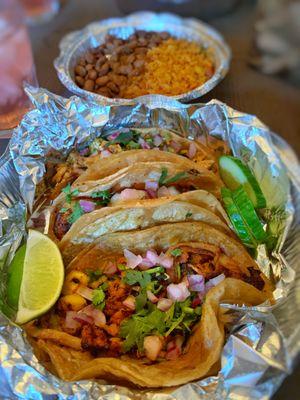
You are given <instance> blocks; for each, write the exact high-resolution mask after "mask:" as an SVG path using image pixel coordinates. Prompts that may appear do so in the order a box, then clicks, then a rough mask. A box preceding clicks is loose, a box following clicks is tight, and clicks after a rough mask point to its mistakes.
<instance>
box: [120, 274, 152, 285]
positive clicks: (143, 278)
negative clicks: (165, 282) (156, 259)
mask: <svg viewBox="0 0 300 400" xmlns="http://www.w3.org/2000/svg"><path fill="white" fill-rule="evenodd" d="M123 281H124V282H125V283H127V284H128V285H131V286H133V285H135V284H137V283H138V284H139V285H140V286H141V287H142V288H143V287H147V285H148V284H149V283H150V282H151V276H150V274H149V273H147V272H146V271H133V270H131V271H127V272H126V275H125V276H124V277H123Z"/></svg>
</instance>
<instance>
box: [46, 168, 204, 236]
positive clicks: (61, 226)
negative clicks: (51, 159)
mask: <svg viewBox="0 0 300 400" xmlns="http://www.w3.org/2000/svg"><path fill="white" fill-rule="evenodd" d="M147 168H148V167H147ZM155 168H156V169H157V171H155V170H154V169H153V170H151V167H150V168H148V169H149V171H147V172H146V174H145V176H144V177H143V178H141V177H139V176H137V177H136V178H135V179H133V180H132V182H129V184H128V182H127V181H126V179H127V178H126V177H125V178H124V175H122V171H121V172H120V173H117V174H118V175H119V177H120V178H118V177H117V178H116V179H115V182H113V179H112V180H111V183H108V184H107V183H106V186H105V185H101V184H100V185H98V188H99V187H100V190H97V187H96V186H95V189H94V190H93V189H89V190H88V191H80V189H79V187H75V188H73V187H72V186H71V185H70V184H68V185H67V186H66V187H65V188H63V189H62V192H61V195H60V196H62V197H61V198H60V200H61V201H59V204H58V205H57V206H56V215H55V220H54V224H53V231H54V234H55V236H56V238H57V239H59V240H61V239H62V238H63V236H64V235H65V234H66V233H67V232H68V231H69V229H70V228H71V226H72V225H73V224H74V223H75V222H76V221H77V220H78V219H79V218H80V217H81V216H82V215H84V214H86V213H90V212H92V211H95V210H98V209H100V208H102V207H106V206H114V205H116V204H118V203H122V202H127V201H133V200H135V201H139V200H149V199H157V198H163V197H169V196H176V195H178V194H181V193H186V192H189V191H191V190H195V189H197V188H198V187H199V188H200V187H201V186H202V185H201V183H202V181H203V179H205V177H204V176H203V175H201V173H199V172H198V171H197V170H196V169H195V170H186V171H185V170H184V169H183V170H181V171H180V172H177V173H176V172H175V173H172V172H170V171H169V170H168V168H166V167H162V168H159V167H155ZM150 176H152V178H150ZM128 186H130V187H128ZM90 187H92V186H90ZM103 187H105V189H104V190H102V189H103Z"/></svg>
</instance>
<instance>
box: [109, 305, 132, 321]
mask: <svg viewBox="0 0 300 400" xmlns="http://www.w3.org/2000/svg"><path fill="white" fill-rule="evenodd" d="M132 312H133V311H131V310H129V309H128V308H127V309H126V310H125V309H124V308H122V309H120V310H118V311H116V312H115V313H114V314H113V315H112V316H111V318H110V322H111V323H112V324H116V325H120V324H121V322H122V321H123V320H124V319H125V318H127V317H128V316H129V315H131V314H132Z"/></svg>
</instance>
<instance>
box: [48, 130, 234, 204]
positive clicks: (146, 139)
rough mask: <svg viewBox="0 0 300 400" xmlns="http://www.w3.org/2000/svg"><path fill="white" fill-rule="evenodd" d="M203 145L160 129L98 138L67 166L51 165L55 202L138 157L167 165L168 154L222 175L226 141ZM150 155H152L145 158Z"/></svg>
mask: <svg viewBox="0 0 300 400" xmlns="http://www.w3.org/2000/svg"><path fill="white" fill-rule="evenodd" d="M202 141H203V143H202V142H201V141H200V140H189V139H186V138H184V137H182V136H180V135H177V134H176V133H174V132H172V131H167V130H164V129H159V128H150V129H143V130H121V131H120V130H119V131H116V132H113V133H112V134H111V135H108V137H100V138H96V139H94V140H93V141H92V142H91V143H90V144H89V145H88V146H87V147H85V148H83V149H81V150H80V151H79V152H78V151H76V150H74V151H72V152H71V153H70V155H69V156H68V157H67V160H66V161H65V162H60V163H59V164H58V165H53V164H52V163H48V165H47V170H48V175H49V176H48V178H49V179H48V183H51V186H52V193H51V196H52V198H55V197H56V196H57V195H58V194H59V192H60V190H61V189H62V188H63V187H64V186H66V185H67V184H68V183H72V182H74V181H75V180H77V183H82V182H85V181H86V180H88V179H100V178H101V177H104V176H106V175H110V174H113V173H114V172H116V171H117V170H118V169H120V168H123V167H125V166H128V165H130V160H132V161H131V163H132V162H136V161H137V157H138V158H140V160H139V161H155V160H156V161H166V158H165V154H168V155H169V158H168V160H169V161H173V160H175V161H176V159H177V160H178V159H181V161H183V160H184V159H185V160H187V161H192V162H194V163H197V165H199V166H201V167H203V168H207V169H209V170H210V171H212V172H214V173H216V174H218V163H217V159H218V157H219V156H220V155H221V154H227V153H228V152H229V150H228V147H227V145H226V143H225V142H224V141H221V140H218V139H215V138H212V137H209V138H207V137H204V136H203V137H202ZM149 150H150V151H149ZM147 152H149V154H148V156H147V157H145V154H147ZM122 153H128V154H127V155H126V156H125V158H124V159H123V164H122V162H120V161H119V157H118V155H120V154H122ZM118 161H119V165H118ZM126 161H127V163H126Z"/></svg>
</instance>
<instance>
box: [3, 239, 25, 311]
mask: <svg viewBox="0 0 300 400" xmlns="http://www.w3.org/2000/svg"><path fill="white" fill-rule="evenodd" d="M25 252H26V245H25V244H23V246H21V247H20V248H19V249H18V250H17V251H16V254H15V256H14V258H13V260H12V262H11V264H10V266H9V269H8V279H7V302H8V304H9V305H10V306H11V307H12V308H13V309H14V310H17V309H18V303H19V294H20V287H21V282H22V275H23V265H24V259H25Z"/></svg>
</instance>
